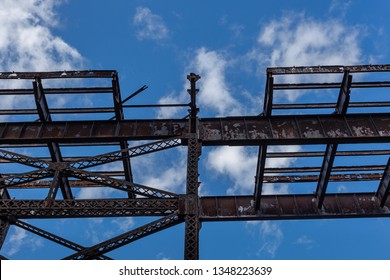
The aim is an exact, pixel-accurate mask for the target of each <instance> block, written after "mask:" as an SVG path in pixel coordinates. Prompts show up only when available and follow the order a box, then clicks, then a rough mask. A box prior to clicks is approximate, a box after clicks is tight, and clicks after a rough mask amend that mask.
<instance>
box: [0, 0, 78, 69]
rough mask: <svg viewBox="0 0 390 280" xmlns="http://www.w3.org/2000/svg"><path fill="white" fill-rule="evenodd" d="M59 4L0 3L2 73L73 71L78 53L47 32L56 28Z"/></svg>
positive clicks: (47, 1) (31, 1)
mask: <svg viewBox="0 0 390 280" xmlns="http://www.w3.org/2000/svg"><path fill="white" fill-rule="evenodd" d="M58 3H59V1H54V0H45V1H35V0H27V1H22V0H3V1H1V2H0V67H1V70H3V71H4V70H6V71H48V70H65V69H73V68H74V67H75V66H79V65H81V62H82V60H83V59H82V56H81V55H80V53H79V52H78V51H77V50H76V49H75V48H73V47H71V46H70V45H69V44H67V43H66V42H64V40H63V39H62V38H60V37H58V36H55V35H53V33H52V31H51V30H50V28H52V27H54V26H55V25H56V24H58V20H57V17H56V14H55V10H54V8H55V6H56V4H58Z"/></svg>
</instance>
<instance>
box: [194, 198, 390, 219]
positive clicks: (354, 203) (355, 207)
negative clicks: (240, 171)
mask: <svg viewBox="0 0 390 280" xmlns="http://www.w3.org/2000/svg"><path fill="white" fill-rule="evenodd" d="M357 217H390V200H387V202H386V203H385V205H384V207H380V205H379V201H378V200H377V198H376V197H375V193H353V194H351V193H348V194H327V195H326V198H325V200H324V204H323V208H322V209H318V207H317V203H316V199H315V198H313V196H312V195H263V196H262V203H261V207H260V209H259V210H258V211H257V210H256V209H255V201H254V200H253V196H230V197H229V196H221V197H202V198H201V220H202V221H227V220H234V221H240V220H241V221H245V220H286V219H332V218H357Z"/></svg>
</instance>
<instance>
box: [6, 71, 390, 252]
mask: <svg viewBox="0 0 390 280" xmlns="http://www.w3.org/2000/svg"><path fill="white" fill-rule="evenodd" d="M389 72H390V65H360V66H315V67H281V68H268V69H267V74H266V86H265V95H264V97H265V98H264V108H263V110H262V112H261V111H260V110H259V115H257V116H237V117H226V118H199V117H198V111H199V109H198V108H197V105H196V94H197V92H198V89H197V88H196V82H197V81H198V80H199V79H200V77H199V76H198V75H196V74H193V73H191V74H190V75H188V77H187V78H188V80H189V83H190V86H189V90H188V93H189V103H188V104H165V105H153V104H152V105H150V104H148V105H128V101H129V100H131V99H132V98H134V97H135V96H136V95H138V94H139V93H141V92H142V91H143V90H145V89H146V88H147V87H146V86H143V87H141V88H140V89H139V90H137V91H135V92H134V93H133V94H131V95H129V96H127V97H126V98H124V99H122V96H121V93H120V87H119V80H118V74H117V72H116V71H94V70H90V71H67V72H40V73H14V72H12V73H0V81H1V82H2V85H1V86H2V89H0V95H1V98H2V100H7V102H8V103H9V104H13V105H11V106H10V107H8V108H7V107H5V105H4V106H3V105H2V106H1V107H0V108H1V109H0V114H1V120H2V122H1V123H0V174H1V177H0V187H1V189H0V199H1V201H0V246H2V245H3V244H4V242H5V241H6V240H7V233H8V232H9V229H10V227H17V228H21V229H23V230H26V231H29V232H31V233H33V234H36V235H38V236H40V237H43V238H46V239H48V240H50V241H53V242H56V243H57V244H60V245H62V246H64V247H66V248H69V249H70V250H72V251H74V253H72V254H71V255H68V256H64V259H110V257H108V256H107V255H106V254H107V253H109V252H111V251H113V250H115V249H118V248H120V247H123V246H125V245H127V244H129V243H131V242H133V241H136V240H139V239H142V238H143V237H146V236H149V235H151V234H154V233H157V232H159V231H161V230H165V229H167V228H170V227H172V226H175V225H177V224H180V223H184V224H185V226H184V231H185V232H184V258H185V259H198V258H199V232H200V228H201V223H202V222H212V221H228V220H233V221H245V220H277V219H279V220H283V219H321V218H350V217H351V218H352V217H388V216H389V215H390V211H389V207H390V199H388V193H389V188H390V160H389V155H390V147H389V142H390V113H389V112H390V111H389V107H390V101H389V100H388V93H387V94H386V92H385V91H386V90H388V88H389V87H390V81H389V80H390V79H389ZM107 84H108V85H107ZM91 85H92V86H91ZM286 92H288V94H289V95H290V96H293V95H295V96H296V97H299V96H300V95H302V94H304V93H309V95H306V96H309V97H307V98H305V100H308V101H307V103H298V102H293V101H294V100H301V99H299V98H293V99H291V100H290V101H291V102H289V103H280V102H279V101H280V100H283V99H282V98H280V96H283V94H285V93H286ZM91 100H92V101H91ZM93 100H100V101H102V102H100V103H99V104H105V105H104V106H97V105H94V104H98V103H97V102H93ZM7 102H5V103H7ZM278 102H279V103H278ZM8 103H7V104H8ZM108 104H111V105H108ZM159 106H160V107H161V106H175V107H188V108H189V115H188V116H187V117H186V118H180V119H137V118H130V119H128V118H125V113H124V112H125V111H124V109H126V108H134V107H140V108H142V107H159ZM222 145H230V146H251V147H252V148H253V147H255V148H258V161H257V168H256V170H253V174H255V179H254V185H253V192H252V193H248V194H246V195H240V196H207V197H201V196H200V195H199V181H198V176H199V164H198V161H199V159H200V158H201V152H202V147H206V146H222ZM296 145H299V148H296V149H286V147H296ZM178 146H182V147H187V151H188V155H187V174H186V176H187V177H186V178H187V180H186V187H185V190H186V191H185V192H184V193H173V192H171V191H168V190H167V189H164V188H161V187H160V186H146V185H142V184H139V183H137V182H136V181H135V180H134V178H133V172H132V164H131V159H132V158H134V157H139V156H142V155H145V154H150V153H156V152H160V151H163V150H167V149H172V148H175V147H178ZM69 148H71V151H73V154H71V155H69V152H67V153H68V154H67V155H66V156H65V155H64V150H66V151H67V150H68V149H69ZM101 151H105V152H101ZM275 158H280V159H285V160H290V161H291V163H292V164H291V165H289V166H288V167H268V165H267V162H269V161H272V159H275ZM316 162H317V164H313V163H316ZM361 162H367V164H364V165H362V164H360V163H361ZM110 163H116V165H115V166H116V167H118V166H120V170H115V171H112V170H110V168H109V165H107V164H110ZM118 163H119V164H118ZM335 182H336V183H340V182H343V184H345V185H348V184H351V183H352V184H356V186H359V187H356V188H355V187H345V188H344V189H342V190H340V189H338V190H336V189H335V187H334V185H332V184H335ZM276 183H284V184H288V186H289V191H288V193H286V194H278V195H274V194H273V195H268V194H266V192H265V191H264V189H265V188H264V186H266V184H276ZM298 183H299V184H298ZM306 184H307V185H306ZM306 186H308V187H306ZM91 187H96V188H106V189H115V190H117V191H119V192H120V193H122V194H123V196H122V197H120V198H112V197H106V198H99V199H79V198H77V197H75V195H74V194H75V193H76V192H77V191H79V190H80V189H85V188H91ZM183 187H184V186H183ZM183 189H184V188H183ZM34 190H35V191H36V190H39V195H37V194H36V193H34V194H33V195H30V192H32V191H34ZM135 216H137V217H138V216H143V217H154V219H155V220H154V221H151V222H149V223H147V224H145V225H143V226H140V227H136V228H134V229H131V230H130V231H127V232H125V233H123V234H120V235H118V236H115V237H113V238H110V239H108V240H106V241H103V242H100V243H97V244H95V245H93V246H83V245H80V244H77V243H75V242H73V241H70V240H67V239H65V238H63V237H61V236H58V235H56V234H53V233H51V232H49V231H46V230H43V229H41V228H39V227H37V226H35V225H32V224H30V223H28V222H26V220H29V219H55V218H57V219H58V218H91V217H94V218H96V217H99V218H102V217H135ZM1 258H3V259H5V258H6V256H4V255H3V253H2V255H1Z"/></svg>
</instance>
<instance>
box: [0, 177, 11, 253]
mask: <svg viewBox="0 0 390 280" xmlns="http://www.w3.org/2000/svg"><path fill="white" fill-rule="evenodd" d="M0 177H1V174H0ZM1 186H2V184H1V183H0V187H1ZM3 199H10V195H9V193H8V190H7V189H6V188H5V187H2V188H0V201H1V200H3ZM10 226H11V223H10V221H9V219H8V217H0V249H1V248H2V247H3V244H4V241H5V238H6V237H7V233H8V230H9V228H10Z"/></svg>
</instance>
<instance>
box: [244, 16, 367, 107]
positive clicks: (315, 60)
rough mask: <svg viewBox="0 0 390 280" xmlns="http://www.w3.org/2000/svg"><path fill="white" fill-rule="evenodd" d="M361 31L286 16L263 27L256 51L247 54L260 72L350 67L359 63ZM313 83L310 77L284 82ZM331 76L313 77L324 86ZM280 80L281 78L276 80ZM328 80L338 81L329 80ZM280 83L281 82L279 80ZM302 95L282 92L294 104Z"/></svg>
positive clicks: (293, 77) (289, 78)
mask: <svg viewBox="0 0 390 280" xmlns="http://www.w3.org/2000/svg"><path fill="white" fill-rule="evenodd" d="M361 36H362V30H361V27H355V26H346V25H344V24H343V23H342V22H340V21H338V20H335V19H330V20H327V21H318V20H315V19H312V18H309V17H306V16H305V15H303V14H300V15H296V14H289V15H287V16H284V17H282V18H280V19H276V20H273V21H271V22H269V23H268V24H266V25H265V26H264V27H263V28H262V30H261V32H260V34H259V37H258V47H257V48H256V49H255V50H254V51H252V52H251V53H250V55H249V56H250V57H252V58H253V57H255V58H256V59H257V60H258V63H259V64H260V65H261V67H260V68H263V67H265V66H302V65H340V64H342V65H353V64H358V63H360V62H361V61H362V50H361V47H360V42H359V40H360V38H359V37H361ZM308 78H310V79H311V81H313V76H310V77H308V76H304V75H288V76H284V77H283V78H282V81H283V82H289V83H297V82H305V81H306V82H307V81H308V80H307V79H308ZM329 78H330V76H327V77H326V80H324V77H323V76H321V77H318V78H317V77H316V79H317V81H321V82H327V81H330V80H329ZM277 79H280V77H277ZM331 79H339V77H335V76H332V77H331ZM279 81H280V80H279ZM301 94H302V93H301V92H297V91H290V92H287V91H283V98H286V99H287V100H288V101H295V100H296V99H297V98H298V97H300V96H301Z"/></svg>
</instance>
